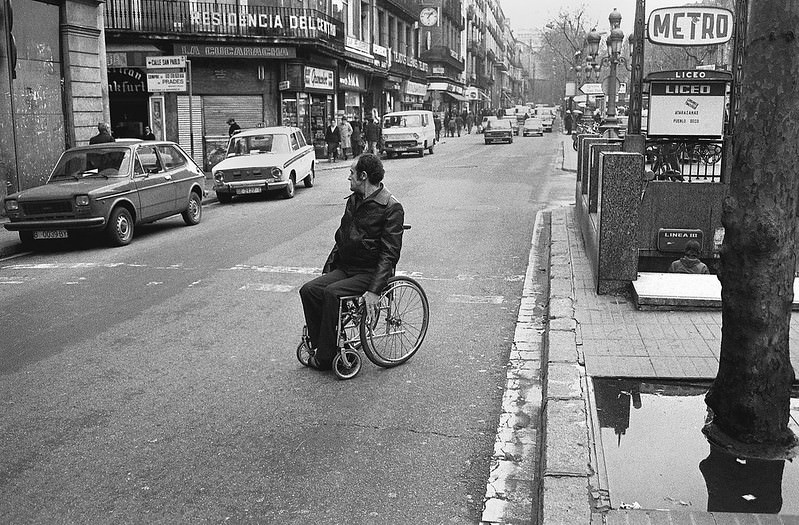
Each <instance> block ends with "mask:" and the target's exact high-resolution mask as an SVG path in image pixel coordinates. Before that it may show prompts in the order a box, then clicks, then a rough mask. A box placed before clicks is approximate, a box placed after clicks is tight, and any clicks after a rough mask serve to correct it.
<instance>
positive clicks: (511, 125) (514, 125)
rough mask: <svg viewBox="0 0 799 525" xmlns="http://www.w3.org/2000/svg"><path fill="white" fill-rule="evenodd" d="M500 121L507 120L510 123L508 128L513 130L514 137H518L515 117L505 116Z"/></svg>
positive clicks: (517, 122)
mask: <svg viewBox="0 0 799 525" xmlns="http://www.w3.org/2000/svg"><path fill="white" fill-rule="evenodd" d="M502 120H507V121H508V122H509V123H510V127H511V129H512V130H513V134H514V135H517V136H518V135H519V121H518V120H516V116H515V115H507V116H505V117H502Z"/></svg>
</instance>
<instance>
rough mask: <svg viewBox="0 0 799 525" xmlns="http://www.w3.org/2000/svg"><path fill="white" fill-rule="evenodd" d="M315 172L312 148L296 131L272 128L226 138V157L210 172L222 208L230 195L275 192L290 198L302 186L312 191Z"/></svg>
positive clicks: (295, 129) (291, 128) (231, 197)
mask: <svg viewBox="0 0 799 525" xmlns="http://www.w3.org/2000/svg"><path fill="white" fill-rule="evenodd" d="M315 169H316V155H315V153H314V147H313V146H312V145H310V144H308V143H307V142H306V140H305V135H303V133H302V131H301V130H300V129H299V128H293V127H287V126H275V127H271V128H255V129H247V130H243V131H240V132H238V133H236V134H235V135H233V136H232V137H230V141H229V142H228V147H227V156H226V157H225V159H223V160H222V162H220V163H219V164H217V165H216V166H214V167H213V168H211V173H212V174H213V176H214V191H216V197H217V198H218V199H219V202H220V203H222V204H227V203H229V202H230V201H231V200H233V196H234V195H252V194H262V193H266V192H271V191H279V192H281V194H282V195H283V197H284V198H286V199H290V198H292V197H294V188H295V187H296V185H297V184H298V183H299V182H303V183H304V184H305V187H306V188H311V187H313V184H314V178H315V177H316V175H315Z"/></svg>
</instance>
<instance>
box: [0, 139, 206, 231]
mask: <svg viewBox="0 0 799 525" xmlns="http://www.w3.org/2000/svg"><path fill="white" fill-rule="evenodd" d="M204 187H205V175H204V174H203V171H202V170H201V169H200V168H199V166H197V164H195V162H194V161H193V160H192V159H191V157H189V156H188V155H187V154H186V152H184V151H183V150H182V149H181V148H180V146H178V145H177V144H175V143H172V142H166V141H148V142H141V141H135V142H134V141H129V142H128V141H126V142H106V143H104V144H95V145H92V146H81V147H77V148H72V149H68V150H67V151H65V152H64V153H62V154H61V158H59V160H58V162H57V163H56V166H55V168H54V169H53V171H52V173H51V174H50V177H49V178H48V179H47V182H46V183H45V184H44V185H42V186H37V187H35V188H30V189H27V190H22V191H19V192H17V193H12V194H11V195H8V196H7V197H6V198H5V204H4V207H5V211H6V215H7V216H8V218H9V221H10V222H8V223H6V224H5V225H4V226H5V228H6V229H7V230H10V231H16V232H19V238H20V241H21V242H22V243H23V244H25V245H31V244H33V243H34V242H36V241H40V240H47V239H68V238H70V237H73V236H75V235H77V234H79V233H80V232H85V231H100V232H105V234H106V236H107V237H108V240H109V241H110V243H111V244H112V245H115V246H124V245H126V244H129V243H130V242H131V240H132V239H133V230H134V226H136V225H139V224H142V223H147V222H153V221H156V220H158V219H163V218H165V217H169V216H171V215H176V214H178V213H180V214H182V215H183V220H184V221H185V222H186V224H188V225H194V224H198V223H199V222H200V219H201V218H202V198H203V195H204V193H205V189H204Z"/></svg>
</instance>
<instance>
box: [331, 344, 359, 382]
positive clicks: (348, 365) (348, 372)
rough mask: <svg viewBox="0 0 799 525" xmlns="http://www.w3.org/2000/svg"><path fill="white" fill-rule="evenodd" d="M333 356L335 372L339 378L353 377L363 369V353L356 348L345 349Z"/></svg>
mask: <svg viewBox="0 0 799 525" xmlns="http://www.w3.org/2000/svg"><path fill="white" fill-rule="evenodd" d="M341 354H342V353H341V352H339V353H338V354H336V357H334V358H333V372H335V374H336V375H337V376H338V378H339V379H352V378H353V377H355V376H356V375H358V372H360V371H361V354H359V353H358V352H356V351H354V350H344V352H343V354H344V357H343V358H342V355H341Z"/></svg>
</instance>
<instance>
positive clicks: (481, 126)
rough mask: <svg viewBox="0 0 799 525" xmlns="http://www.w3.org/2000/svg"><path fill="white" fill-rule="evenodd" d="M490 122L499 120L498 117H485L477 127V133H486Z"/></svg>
mask: <svg viewBox="0 0 799 525" xmlns="http://www.w3.org/2000/svg"><path fill="white" fill-rule="evenodd" d="M489 120H497V117H496V116H494V115H488V116H485V117H483V120H481V121H480V124H479V125H478V126H477V133H482V132H484V131H485V129H486V127H487V126H488V121H489Z"/></svg>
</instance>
